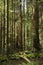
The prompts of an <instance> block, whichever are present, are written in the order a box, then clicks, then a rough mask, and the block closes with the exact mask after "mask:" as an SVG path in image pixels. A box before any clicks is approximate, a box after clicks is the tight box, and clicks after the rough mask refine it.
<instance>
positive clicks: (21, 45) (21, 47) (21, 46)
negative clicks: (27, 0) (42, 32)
mask: <svg viewBox="0 0 43 65" xmlns="http://www.w3.org/2000/svg"><path fill="white" fill-rule="evenodd" d="M20 3H21V4H20V20H21V22H20V29H21V30H20V40H19V41H20V49H21V51H22V50H23V44H22V0H20Z"/></svg>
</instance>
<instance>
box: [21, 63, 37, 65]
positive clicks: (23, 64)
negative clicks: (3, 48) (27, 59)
mask: <svg viewBox="0 0 43 65" xmlns="http://www.w3.org/2000/svg"><path fill="white" fill-rule="evenodd" d="M20 65H38V63H36V62H31V63H22V64H20Z"/></svg>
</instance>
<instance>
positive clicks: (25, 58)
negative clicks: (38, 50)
mask: <svg viewBox="0 0 43 65" xmlns="http://www.w3.org/2000/svg"><path fill="white" fill-rule="evenodd" d="M20 57H21V58H23V59H24V60H26V61H27V62H28V63H31V61H30V60H29V59H28V58H27V57H25V56H23V55H20Z"/></svg>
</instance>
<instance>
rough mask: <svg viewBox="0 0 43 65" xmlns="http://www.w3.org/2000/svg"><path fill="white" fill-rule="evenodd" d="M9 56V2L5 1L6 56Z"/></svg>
mask: <svg viewBox="0 0 43 65" xmlns="http://www.w3.org/2000/svg"><path fill="white" fill-rule="evenodd" d="M8 55H9V0H7V56H8Z"/></svg>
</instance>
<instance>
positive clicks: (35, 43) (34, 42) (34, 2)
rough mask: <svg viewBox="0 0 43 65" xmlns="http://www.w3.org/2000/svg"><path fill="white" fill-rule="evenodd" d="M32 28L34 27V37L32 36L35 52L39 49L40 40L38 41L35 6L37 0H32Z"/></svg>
mask: <svg viewBox="0 0 43 65" xmlns="http://www.w3.org/2000/svg"><path fill="white" fill-rule="evenodd" d="M33 28H34V38H33V47H34V48H35V51H36V52H39V51H40V42H39V10H38V6H37V0H33Z"/></svg>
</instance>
